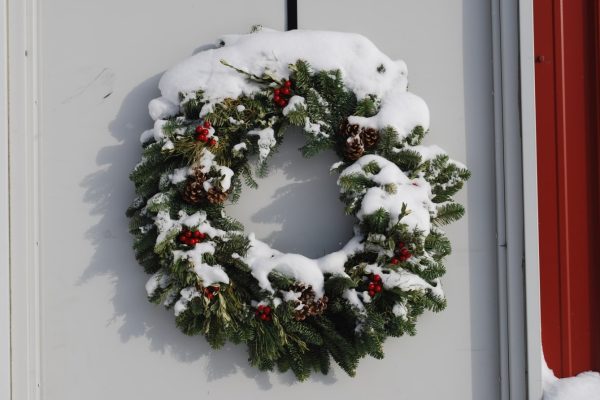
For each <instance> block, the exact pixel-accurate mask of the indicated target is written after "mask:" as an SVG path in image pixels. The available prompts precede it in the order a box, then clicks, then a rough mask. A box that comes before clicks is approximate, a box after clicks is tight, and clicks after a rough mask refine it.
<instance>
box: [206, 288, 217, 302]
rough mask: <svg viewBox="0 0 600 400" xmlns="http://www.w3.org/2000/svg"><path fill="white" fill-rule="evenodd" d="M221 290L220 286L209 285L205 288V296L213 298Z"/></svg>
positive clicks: (209, 298)
mask: <svg viewBox="0 0 600 400" xmlns="http://www.w3.org/2000/svg"><path fill="white" fill-rule="evenodd" d="M219 290H221V288H220V287H219V286H209V287H206V288H204V296H206V297H207V298H208V300H212V299H213V298H214V297H215V296H216V295H217V293H218V292H219Z"/></svg>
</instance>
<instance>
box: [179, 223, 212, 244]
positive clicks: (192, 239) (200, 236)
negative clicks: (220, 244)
mask: <svg viewBox="0 0 600 400" xmlns="http://www.w3.org/2000/svg"><path fill="white" fill-rule="evenodd" d="M205 237H206V234H205V233H202V232H200V231H199V230H197V229H188V228H186V227H184V228H183V229H182V231H181V233H180V234H179V236H178V238H177V239H179V243H181V244H184V245H186V246H191V247H194V246H195V245H196V244H198V242H200V241H202V240H204V238H205Z"/></svg>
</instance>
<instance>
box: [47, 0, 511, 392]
mask: <svg viewBox="0 0 600 400" xmlns="http://www.w3.org/2000/svg"><path fill="white" fill-rule="evenodd" d="M342 4H343V5H344V6H343V7H342ZM39 6H40V7H39V13H38V22H39V36H38V37H39V63H38V64H37V67H38V68H39V95H40V103H39V124H38V126H39V158H38V159H39V182H40V192H39V215H40V220H39V223H40V225H39V226H40V230H39V242H40V253H39V255H40V257H39V263H38V264H37V267H38V268H39V274H40V275H39V277H40V280H39V292H38V294H39V301H40V303H39V304H40V315H39V323H40V329H41V336H40V337H41V340H40V350H39V353H40V370H41V378H40V379H41V380H40V389H39V392H40V393H41V396H42V398H43V399H45V400H75V399H77V400H79V399H86V400H95V399H103V400H104V399H127V398H131V399H141V398H143V399H147V400H154V399H163V398H164V399H166V398H173V397H189V398H192V397H202V396H211V395H212V396H219V397H222V398H226V399H228V398H234V396H244V397H245V398H250V399H254V398H256V399H258V398H260V399H271V398H278V397H283V396H285V397H286V398H289V399H301V398H305V397H307V396H318V397H323V398H325V397H328V396H329V397H336V398H338V397H339V398H342V397H343V398H346V399H364V398H366V397H368V396H370V397H373V398H377V397H379V398H388V397H391V396H392V395H393V396H394V398H397V399H404V398H406V399H414V398H418V399H425V400H427V399H438V398H448V399H461V400H462V399H477V400H478V399H489V400H493V399H496V398H498V396H499V395H498V394H499V382H498V376H499V366H498V364H499V361H498V360H499V355H498V341H499V338H498V326H497V325H498V323H497V320H498V315H497V309H498V304H497V285H496V253H495V247H494V245H495V237H494V232H495V204H494V169H493V168H494V147H493V115H492V111H493V103H492V69H491V45H492V41H491V24H490V18H491V17H490V16H491V11H490V9H489V5H488V4H487V2H482V1H479V0H447V1H444V2H440V1H433V0H422V1H419V2H413V1H408V0H403V1H391V0H390V1H380V2H376V3H375V2H373V4H368V3H366V2H364V1H357V0H345V1H341V0H336V1H329V2H301V4H300V7H299V27H300V28H311V29H312V28H314V29H317V28H318V29H330V30H344V31H356V32H359V33H363V34H365V35H367V36H368V37H369V38H370V39H371V40H373V41H374V42H375V43H376V44H377V45H378V46H379V47H380V48H381V49H382V50H383V51H384V52H386V53H387V54H388V55H390V56H392V57H394V58H403V59H404V60H405V61H406V62H407V63H408V67H409V79H410V89H411V90H412V91H414V92H415V93H417V94H418V95H420V96H421V97H423V98H424V99H425V100H426V101H427V103H428V104H429V106H430V110H431V115H432V126H431V130H432V132H431V134H430V136H429V139H428V140H427V141H428V143H436V144H439V145H440V146H442V147H444V148H445V149H447V150H448V151H449V153H450V154H451V155H452V156H453V157H454V158H456V159H458V160H460V161H464V162H466V163H467V164H468V165H469V167H470V168H471V169H472V170H473V178H472V179H471V181H470V182H469V184H468V187H467V189H466V190H464V191H463V192H462V193H461V194H460V196H459V199H460V200H461V201H462V202H463V203H464V204H465V205H466V206H467V216H466V217H465V218H464V219H463V220H461V221H460V222H458V223H455V224H453V225H451V226H450V227H449V228H448V232H449V236H450V239H451V240H452V242H453V244H454V249H455V251H454V254H453V255H452V256H450V257H449V258H448V261H447V267H448V273H447V275H446V276H445V279H444V286H445V290H446V293H447V297H448V301H449V306H448V309H447V310H446V311H444V312H443V313H441V314H435V315H434V314H431V313H428V314H425V315H424V316H423V317H422V318H421V320H420V323H419V325H418V329H419V334H418V335H417V336H416V337H404V338H400V339H390V341H389V343H388V344H387V345H386V359H385V360H383V361H377V360H373V359H367V360H364V361H363V362H362V363H361V366H360V367H359V369H358V376H357V377H356V378H354V379H351V378H348V377H346V376H345V375H344V373H343V372H341V371H340V370H339V369H336V370H335V371H334V373H333V374H332V375H330V376H326V377H322V376H316V377H315V378H313V379H312V380H310V381H309V382H308V383H303V384H296V383H295V381H294V379H293V377H292V376H291V375H290V374H284V375H281V374H264V373H260V372H258V371H256V370H255V369H253V368H251V367H249V366H248V365H247V362H246V355H245V352H244V349H243V348H238V347H235V346H228V347H226V348H225V349H223V350H219V351H213V350H211V349H210V348H209V346H208V345H207V344H206V342H205V341H204V340H203V339H202V338H199V337H196V338H189V337H185V336H184V335H183V334H181V333H180V332H179V331H178V330H177V329H176V328H175V326H174V323H173V316H172V313H170V312H168V311H165V310H163V309H161V308H158V307H155V306H153V305H151V304H149V303H148V302H147V301H146V299H145V292H144V282H145V276H144V273H143V271H142V269H141V268H140V267H138V266H137V265H136V262H135V260H134V258H133V254H132V251H131V248H130V246H131V239H130V237H129V234H128V232H127V220H126V218H125V216H124V210H125V209H126V207H127V205H128V204H129V202H130V200H131V199H132V196H133V188H132V185H131V183H130V182H129V181H128V178H127V175H128V174H129V172H130V171H131V169H132V167H133V166H134V165H135V164H136V163H137V162H138V161H139V154H140V147H139V141H138V137H139V134H140V133H141V132H142V131H143V130H145V129H147V128H148V127H149V126H151V121H150V119H149V117H148V115H147V103H148V101H149V100H150V99H152V98H153V97H155V96H156V95H157V94H158V92H157V89H156V85H157V82H158V79H159V76H160V74H161V72H163V71H164V70H165V69H166V68H168V67H169V66H171V65H173V64H174V63H176V62H178V61H179V60H181V59H182V58H184V57H186V56H188V55H190V54H191V53H192V52H193V51H194V50H195V49H197V48H198V47H199V46H202V45H204V44H207V43H209V42H211V41H212V40H214V39H215V38H217V37H218V36H219V35H220V34H223V33H229V32H245V31H247V30H248V29H249V27H250V26H251V25H252V24H255V23H262V24H264V25H267V26H270V27H274V28H280V29H281V28H283V22H284V7H283V2H281V1H275V0H268V1H261V2H248V1H243V0H228V1H219V2H200V1H197V0H196V1H191V0H176V1H171V2H158V1H141V0H127V1H123V0H119V1H117V0H105V1H102V2H97V1H96V2H92V1H81V0H80V1H75V0H55V1H52V2H40V4H39ZM357 62H360V60H357ZM290 139H292V140H291V141H288V143H286V144H284V148H283V153H282V154H281V155H280V156H279V158H277V159H276V160H275V163H274V166H275V171H273V175H272V176H271V178H270V179H268V180H263V181H262V182H261V183H262V185H263V186H262V190H261V191H259V192H254V193H252V192H250V191H249V190H247V191H246V192H245V193H244V195H243V197H242V199H241V202H240V204H239V205H238V206H237V207H236V208H234V207H232V213H234V214H235V215H237V216H238V217H240V219H242V220H243V222H245V223H246V225H247V227H248V229H249V230H255V231H257V232H258V233H259V236H262V237H267V238H270V239H271V240H272V241H273V242H274V243H275V244H276V245H277V246H278V247H279V248H280V249H282V250H289V251H292V250H293V251H302V252H304V253H305V254H307V255H315V256H316V255H319V254H320V253H321V252H322V251H330V250H333V249H335V247H336V245H337V243H339V242H341V241H344V239H345V238H347V237H348V236H349V235H348V233H349V231H348V229H346V228H344V229H335V226H336V224H337V223H341V224H342V225H343V226H345V227H348V226H349V222H351V221H348V219H347V218H345V217H344V216H343V215H342V213H341V206H340V205H339V204H338V203H337V193H336V188H335V186H334V181H335V178H334V177H330V176H328V167H329V165H330V164H331V161H332V158H331V157H328V156H327V155H323V156H320V157H319V158H318V159H316V161H311V162H310V163H309V162H305V163H303V162H302V160H300V158H299V157H297V156H296V155H295V153H294V152H293V149H294V148H296V147H298V146H299V142H298V140H297V139H296V138H293V137H292V138H290ZM321 203H323V204H324V206H323V207H317V205H318V204H321ZM323 221H326V222H325V223H324V222H323ZM312 231H317V232H319V233H322V232H325V233H326V235H325V236H326V237H327V239H326V240H325V241H323V242H321V241H320V240H319V241H317V240H315V238H317V236H316V235H313V234H311V232H312Z"/></svg>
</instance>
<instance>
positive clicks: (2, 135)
mask: <svg viewBox="0 0 600 400" xmlns="http://www.w3.org/2000/svg"><path fill="white" fill-rule="evenodd" d="M7 24H8V16H7V3H6V0H0V40H1V43H0V398H1V399H10V386H11V376H10V359H11V357H10V271H9V268H10V251H9V234H8V232H9V219H8V213H9V205H8V54H7V51H6V47H7V44H8V26H7Z"/></svg>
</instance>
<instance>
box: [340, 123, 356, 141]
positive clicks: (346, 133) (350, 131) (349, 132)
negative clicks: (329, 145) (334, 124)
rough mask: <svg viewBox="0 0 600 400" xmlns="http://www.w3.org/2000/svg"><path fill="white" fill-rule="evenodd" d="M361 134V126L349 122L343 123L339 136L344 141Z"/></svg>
mask: <svg viewBox="0 0 600 400" xmlns="http://www.w3.org/2000/svg"><path fill="white" fill-rule="evenodd" d="M359 133H360V126H358V125H356V124H349V123H348V120H345V121H344V122H342V125H341V126H340V130H339V131H338V135H339V136H340V137H342V138H343V139H346V138H349V137H350V136H356V135H358V134H359Z"/></svg>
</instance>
